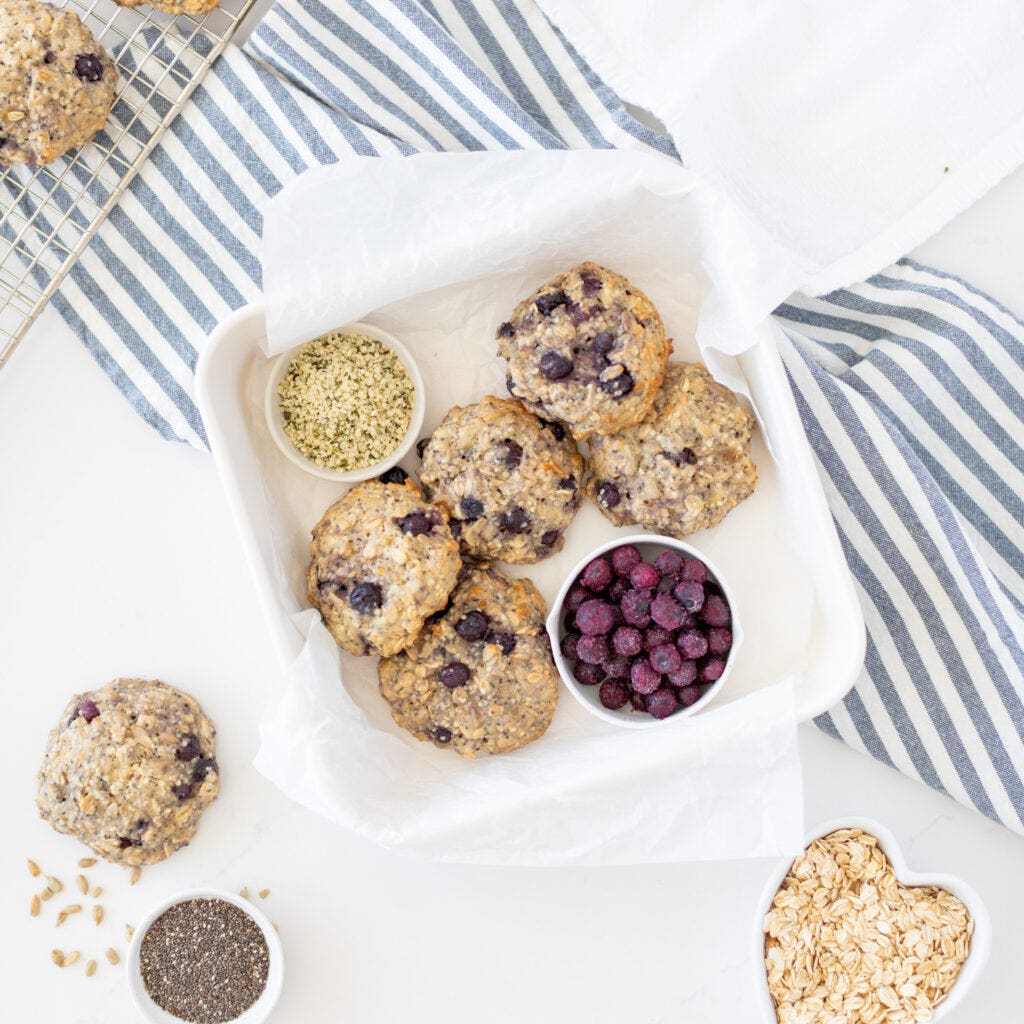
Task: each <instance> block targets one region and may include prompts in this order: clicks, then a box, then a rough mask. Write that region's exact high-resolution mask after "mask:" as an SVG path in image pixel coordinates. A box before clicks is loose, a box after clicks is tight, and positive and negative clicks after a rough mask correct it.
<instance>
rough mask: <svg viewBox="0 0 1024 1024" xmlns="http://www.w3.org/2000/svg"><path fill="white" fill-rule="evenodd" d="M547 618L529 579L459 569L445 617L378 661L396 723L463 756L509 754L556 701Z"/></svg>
mask: <svg viewBox="0 0 1024 1024" xmlns="http://www.w3.org/2000/svg"><path fill="white" fill-rule="evenodd" d="M546 614H547V609H546V608H545V606H544V599H543V598H542V597H541V596H540V593H539V592H538V590H537V588H536V587H535V586H534V585H533V583H532V582H531V581H530V580H526V579H510V578H509V577H507V576H505V575H504V574H503V573H501V572H499V571H498V570H497V569H494V568H491V567H489V566H486V565H481V566H476V567H472V568H471V567H467V568H466V569H464V570H463V573H462V575H461V578H460V581H459V585H458V587H456V589H455V592H454V593H453V594H452V597H451V602H450V604H449V606H448V608H447V609H445V612H444V614H443V615H442V616H440V617H438V618H437V619H436V620H435V621H432V622H429V623H428V624H427V627H426V628H425V629H424V630H423V633H422V634H421V636H420V637H419V639H418V640H417V641H416V643H414V644H413V645H412V646H411V647H410V648H409V649H408V650H407V651H404V652H403V653H401V654H398V655H396V656H395V657H392V658H384V659H382V661H381V663H380V667H379V675H380V692H381V696H382V697H383V698H384V699H385V700H386V701H387V702H388V704H390V705H391V715H392V717H393V718H394V720H395V721H396V722H397V723H398V724H399V725H400V726H401V727H402V728H403V729H407V730H408V731H409V732H411V733H412V734H413V736H415V737H416V738H417V739H420V740H430V741H431V742H432V743H433V744H434V745H435V746H437V747H441V748H442V749H444V750H454V751H456V752H457V753H459V754H461V755H462V756H463V757H475V756H476V755H477V754H480V753H487V754H503V753H507V752H508V751H510V750H516V749H517V748H519V747H523V746H525V745H526V744H527V743H531V742H532V741H533V740H535V739H537V738H538V737H539V736H541V735H543V733H544V731H545V730H546V729H547V727H548V726H549V725H550V724H551V718H552V716H553V715H554V713H555V706H556V704H557V703H558V674H557V671H556V669H555V665H554V662H553V660H552V657H551V646H550V643H549V641H548V636H547V633H546V632H545V629H544V618H545V615H546Z"/></svg>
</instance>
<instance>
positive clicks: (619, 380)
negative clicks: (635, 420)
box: [597, 367, 633, 398]
mask: <svg viewBox="0 0 1024 1024" xmlns="http://www.w3.org/2000/svg"><path fill="white" fill-rule="evenodd" d="M597 386H598V387H599V388H600V389H601V390H602V391H603V392H604V393H605V394H606V395H609V396H610V397H612V398H625V397H626V395H628V394H629V393H630V391H632V390H633V375H632V374H631V373H630V372H629V370H627V369H626V368H625V367H622V372H621V373H619V374H616V375H615V376H614V377H612V378H611V379H609V380H600V379H599V380H598V382H597Z"/></svg>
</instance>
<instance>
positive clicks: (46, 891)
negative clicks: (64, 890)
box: [39, 889, 53, 903]
mask: <svg viewBox="0 0 1024 1024" xmlns="http://www.w3.org/2000/svg"><path fill="white" fill-rule="evenodd" d="M52 896H53V890H52V889H44V890H43V891H42V892H41V893H40V894H39V898H40V899H41V900H42V901H43V902H44V903H45V902H46V901H47V900H48V899H51V898H52Z"/></svg>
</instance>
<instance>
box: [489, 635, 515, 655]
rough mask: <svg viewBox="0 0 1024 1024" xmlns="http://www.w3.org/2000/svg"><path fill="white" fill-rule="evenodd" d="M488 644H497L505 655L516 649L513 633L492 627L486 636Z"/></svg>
mask: <svg viewBox="0 0 1024 1024" xmlns="http://www.w3.org/2000/svg"><path fill="white" fill-rule="evenodd" d="M486 640H487V642H488V643H489V644H497V645H498V646H499V647H500V648H501V653H502V654H504V655H505V656H506V657H507V656H508V655H510V654H511V653H512V652H513V651H514V650H515V649H516V643H517V642H518V641H517V640H516V635H515V633H506V632H504V631H502V630H499V629H492V630H491V631H490V632H489V633H488V634H487V637H486Z"/></svg>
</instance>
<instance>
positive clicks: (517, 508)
mask: <svg viewBox="0 0 1024 1024" xmlns="http://www.w3.org/2000/svg"><path fill="white" fill-rule="evenodd" d="M501 528H502V529H503V530H504V531H505V532H506V533H526V532H528V531H529V529H530V517H529V516H528V515H527V514H526V509H525V508H523V507H522V506H521V505H514V506H513V507H512V508H508V509H505V511H504V512H502V513H501Z"/></svg>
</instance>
